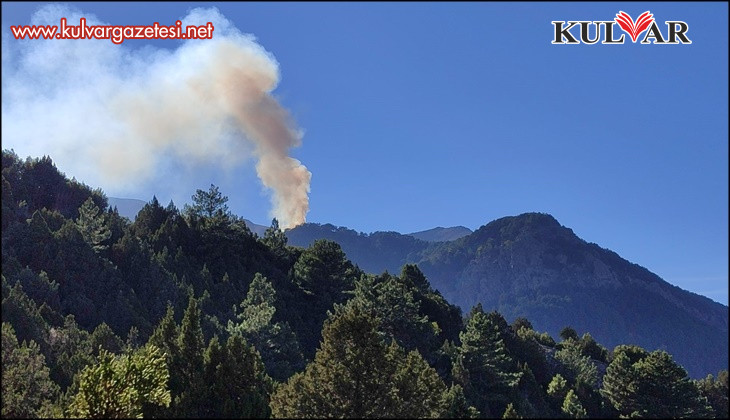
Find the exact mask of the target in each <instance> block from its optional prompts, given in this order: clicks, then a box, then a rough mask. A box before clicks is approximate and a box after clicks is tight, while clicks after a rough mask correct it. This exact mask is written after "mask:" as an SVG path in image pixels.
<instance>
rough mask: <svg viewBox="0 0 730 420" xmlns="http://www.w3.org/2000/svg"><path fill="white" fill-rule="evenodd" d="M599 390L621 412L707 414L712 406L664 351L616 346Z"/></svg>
mask: <svg viewBox="0 0 730 420" xmlns="http://www.w3.org/2000/svg"><path fill="white" fill-rule="evenodd" d="M601 394H602V395H603V396H604V397H605V398H606V399H607V400H608V401H609V402H610V404H611V405H612V406H613V408H614V409H616V410H617V411H618V413H619V414H620V415H623V416H640V417H707V416H709V415H711V414H712V408H711V406H710V405H709V402H708V401H707V399H706V398H705V397H703V396H702V394H701V393H700V391H699V389H698V388H697V386H696V385H695V384H694V383H693V382H692V381H691V380H690V379H689V377H688V376H687V372H686V371H685V370H684V369H683V368H682V367H681V366H679V365H677V364H676V363H675V362H674V361H673V360H672V358H671V356H670V355H669V354H667V353H666V352H664V351H660V350H657V351H654V352H651V353H646V351H643V349H640V348H636V347H635V346H618V347H617V348H616V349H615V350H614V358H613V361H612V362H611V364H610V365H609V366H608V368H607V369H606V375H605V376H604V378H603V387H602V389H601Z"/></svg>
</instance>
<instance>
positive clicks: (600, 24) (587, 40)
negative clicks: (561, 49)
mask: <svg viewBox="0 0 730 420" xmlns="http://www.w3.org/2000/svg"><path fill="white" fill-rule="evenodd" d="M552 24H553V28H554V35H555V37H554V38H553V41H552V44H571V45H574V44H580V43H583V44H597V43H598V41H601V44H623V43H624V39H625V38H626V35H625V34H621V37H620V38H618V39H614V33H616V32H618V31H614V24H618V26H619V27H620V28H621V29H622V30H623V31H624V32H626V34H628V35H629V36H630V37H631V41H632V42H634V43H636V40H637V39H639V35H641V34H642V32H644V31H646V34H645V35H644V38H643V39H642V40H641V42H639V43H640V44H661V45H670V44H691V43H692V41H691V40H690V39H689V38H688V37H687V31H689V25H687V23H686V22H684V21H681V20H667V21H665V22H664V24H665V25H666V26H667V32H666V36H664V34H662V31H661V30H660V29H659V25H658V24H657V22H656V21H655V20H654V15H652V14H651V12H650V11H648V10H647V11H646V12H644V13H642V14H640V15H639V17H638V18H636V21H634V20H633V19H632V18H631V16H630V15H629V14H628V13H626V12H624V11H619V12H618V13H617V14H616V17H615V18H614V20H610V21H582V20H579V21H567V22H566V21H563V20H554V21H552ZM575 27H577V29H576V30H577V31H578V33H577V34H576V33H574V32H571V31H572V30H573V28H575ZM591 33H593V37H591ZM576 35H577V36H576ZM601 37H603V38H601Z"/></svg>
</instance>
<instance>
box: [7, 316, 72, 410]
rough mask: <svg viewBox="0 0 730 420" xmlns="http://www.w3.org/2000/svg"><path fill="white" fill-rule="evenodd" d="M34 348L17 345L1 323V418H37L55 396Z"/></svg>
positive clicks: (9, 328) (11, 332)
mask: <svg viewBox="0 0 730 420" xmlns="http://www.w3.org/2000/svg"><path fill="white" fill-rule="evenodd" d="M58 391H59V389H58V385H56V384H55V383H53V381H51V379H50V376H49V369H48V367H47V366H46V360H45V357H44V356H43V355H42V354H41V353H40V350H39V347H38V344H37V343H36V342H35V341H31V342H30V343H29V344H26V342H23V343H22V344H18V339H17V338H16V336H15V331H14V330H13V327H12V326H11V325H10V324H9V323H7V322H3V323H2V417H37V416H38V415H39V414H40V412H41V410H42V409H43V407H44V406H47V405H49V404H50V403H51V401H52V400H53V399H54V398H55V397H56V395H58Z"/></svg>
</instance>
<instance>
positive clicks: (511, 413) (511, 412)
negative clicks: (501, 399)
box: [502, 403, 521, 419]
mask: <svg viewBox="0 0 730 420" xmlns="http://www.w3.org/2000/svg"><path fill="white" fill-rule="evenodd" d="M502 418H503V419H519V418H521V417H520V416H519V415H518V414H517V410H515V407H514V406H513V405H512V403H509V404H507V408H506V409H505V410H504V414H502Z"/></svg>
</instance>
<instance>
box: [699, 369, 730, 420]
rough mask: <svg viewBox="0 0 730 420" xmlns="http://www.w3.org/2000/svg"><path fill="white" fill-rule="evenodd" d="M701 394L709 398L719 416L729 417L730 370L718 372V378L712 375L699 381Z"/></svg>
mask: <svg viewBox="0 0 730 420" xmlns="http://www.w3.org/2000/svg"><path fill="white" fill-rule="evenodd" d="M697 387H698V388H699V390H700V394H701V395H702V396H703V397H704V398H707V401H708V402H709V403H710V406H712V410H713V412H714V414H715V417H717V418H728V371H727V370H722V371H720V372H718V374H717V379H715V378H714V377H713V376H712V375H707V377H706V378H704V379H701V380H699V381H697Z"/></svg>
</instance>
